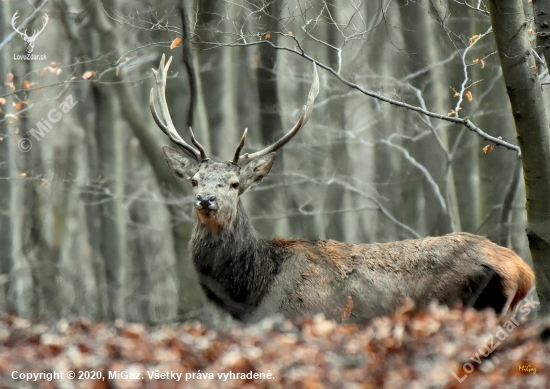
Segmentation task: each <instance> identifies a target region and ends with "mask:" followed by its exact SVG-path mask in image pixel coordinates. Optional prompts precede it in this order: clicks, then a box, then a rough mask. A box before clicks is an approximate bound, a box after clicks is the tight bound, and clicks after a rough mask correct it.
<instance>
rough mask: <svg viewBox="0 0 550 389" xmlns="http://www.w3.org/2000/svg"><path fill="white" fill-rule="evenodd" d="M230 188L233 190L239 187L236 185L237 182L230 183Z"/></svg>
mask: <svg viewBox="0 0 550 389" xmlns="http://www.w3.org/2000/svg"><path fill="white" fill-rule="evenodd" d="M230 186H231V188H233V189H237V188H238V187H239V183H238V182H234V183H232V184H231V185H230Z"/></svg>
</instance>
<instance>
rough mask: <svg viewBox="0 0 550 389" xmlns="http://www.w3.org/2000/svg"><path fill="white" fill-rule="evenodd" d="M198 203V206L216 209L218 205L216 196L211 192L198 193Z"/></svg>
mask: <svg viewBox="0 0 550 389" xmlns="http://www.w3.org/2000/svg"><path fill="white" fill-rule="evenodd" d="M196 205H197V208H202V209H214V208H215V207H216V196H215V195H213V194H211V193H208V194H204V193H199V194H198V195H197V202H196Z"/></svg>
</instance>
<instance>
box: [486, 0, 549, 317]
mask: <svg viewBox="0 0 550 389" xmlns="http://www.w3.org/2000/svg"><path fill="white" fill-rule="evenodd" d="M487 4H488V6H489V10H490V12H491V24H492V26H493V30H494V35H495V39H496V43H497V50H498V53H499V57H500V62H501V64H502V72H503V75H504V82H505V83H506V90H507V92H508V97H509V98H510V104H511V107H512V112H513V115H514V122H515V125H516V132H517V135H518V141H519V145H520V147H521V151H522V158H523V174H524V179H525V190H526V196H527V201H526V210H527V237H528V239H529V248H530V250H531V256H532V258H533V265H534V268H535V274H536V285H537V292H538V295H539V299H540V302H541V309H540V312H541V313H542V314H545V315H549V314H550V201H548V198H549V196H550V129H549V122H548V116H547V114H546V112H545V109H544V101H543V97H542V91H541V84H540V81H539V78H538V74H537V70H536V66H535V60H534V58H533V56H532V54H531V46H530V44H529V39H528V33H527V23H526V19H525V14H524V10H523V2H522V1H521V0H490V1H488V3H487Z"/></svg>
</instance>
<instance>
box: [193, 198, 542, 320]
mask: <svg viewBox="0 0 550 389" xmlns="http://www.w3.org/2000/svg"><path fill="white" fill-rule="evenodd" d="M191 255H192V260H193V263H194V265H195V268H196V269H197V272H198V275H199V281H200V283H201V286H202V288H203V290H204V291H205V293H206V295H207V297H208V298H209V300H211V301H212V302H214V303H216V304H217V305H218V306H220V307H221V308H223V309H225V310H226V311H228V312H229V313H230V314H231V315H233V316H234V317H235V318H237V319H239V320H242V321H254V320H257V319H259V318H262V317H265V316H267V315H269V314H274V313H280V314H282V315H284V316H286V317H297V316H302V315H306V314H315V313H319V312H323V313H324V314H325V316H327V317H330V318H332V319H337V320H338V319H341V318H342V316H343V312H344V309H345V307H346V301H347V299H348V296H351V298H352V301H353V309H352V311H351V317H350V320H352V321H358V322H363V321H368V320H370V319H372V318H373V317H375V316H380V315H385V314H391V313H392V312H394V311H395V309H396V308H398V307H399V305H400V304H402V303H403V299H405V298H407V297H408V298H411V299H412V300H413V301H414V302H415V303H416V305H417V306H418V307H422V306H425V305H427V304H429V303H430V302H431V301H437V302H439V303H443V304H449V305H451V304H455V303H462V304H464V305H469V306H474V307H475V308H478V309H482V308H487V307H492V308H494V309H495V310H496V311H497V313H503V312H504V311H505V310H506V309H507V308H508V305H511V306H512V307H514V306H515V305H516V304H517V303H518V302H519V301H520V300H521V299H522V298H523V297H524V296H525V295H526V294H527V292H528V291H529V289H530V287H531V283H532V281H533V279H532V276H531V274H532V273H531V271H530V269H529V267H528V266H527V264H525V263H524V262H523V261H522V260H521V259H520V258H519V257H518V256H517V255H516V254H515V253H514V252H513V251H511V250H509V249H506V248H504V247H500V246H497V245H495V244H494V243H492V242H490V241H489V240H487V239H486V238H483V237H480V236H477V235H472V234H468V233H454V234H448V235H445V236H443V237H436V238H433V237H432V238H425V239H414V240H406V241H401V242H392V243H381V244H349V243H342V242H337V241H333V240H302V239H282V238H267V237H264V236H262V235H260V234H259V233H258V232H256V231H255V230H254V227H253V226H252V224H251V223H250V220H249V219H248V217H247V216H246V214H245V213H244V210H243V209H242V207H241V206H240V205H239V212H238V215H237V217H236V223H235V227H234V228H233V229H231V230H229V231H217V232H216V233H213V232H212V231H211V230H210V229H209V228H208V227H207V226H205V225H204V224H200V223H199V224H197V226H196V228H195V231H194V234H193V237H192V239H191ZM513 280H517V282H514V281H513Z"/></svg>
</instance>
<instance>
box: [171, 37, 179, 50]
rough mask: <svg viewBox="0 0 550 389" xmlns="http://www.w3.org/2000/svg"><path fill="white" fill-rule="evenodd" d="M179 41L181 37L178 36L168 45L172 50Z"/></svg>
mask: <svg viewBox="0 0 550 389" xmlns="http://www.w3.org/2000/svg"><path fill="white" fill-rule="evenodd" d="M180 43H181V38H180V37H179V36H178V37H177V38H176V39H174V40H173V41H172V44H171V45H170V48H171V49H172V50H173V49H175V48H176V47H178V46H179V45H180Z"/></svg>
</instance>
